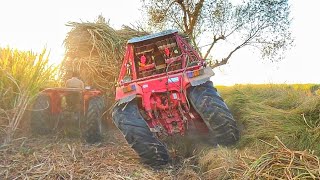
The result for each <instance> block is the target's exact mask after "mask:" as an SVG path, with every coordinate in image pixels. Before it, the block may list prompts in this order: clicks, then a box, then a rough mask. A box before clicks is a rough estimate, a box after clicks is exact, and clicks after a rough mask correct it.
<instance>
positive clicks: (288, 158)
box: [199, 84, 320, 179]
mask: <svg viewBox="0 0 320 180" xmlns="http://www.w3.org/2000/svg"><path fill="white" fill-rule="evenodd" d="M312 87H314V85H309V84H307V85H298V84H295V85H274V84H270V85H266V84H265V85H236V86H232V87H223V86H220V87H217V88H218V90H219V91H220V93H221V95H222V97H223V98H224V99H225V101H226V103H227V104H228V106H229V108H230V109H231V111H232V112H233V114H234V116H235V118H236V119H237V121H238V122H239V125H240V129H241V139H240V142H239V143H238V144H237V145H236V146H235V147H234V149H233V148H218V149H211V150H209V151H208V152H206V153H204V155H202V156H201V157H200V158H199V165H200V168H201V169H202V174H200V175H202V176H203V177H204V179H207V178H208V179H210V178H211V177H215V179H300V178H301V179H317V178H319V177H320V163H319V162H320V160H319V157H320V143H319V142H320V96H319V95H317V94H315V93H312V91H313V89H312ZM209 177H210V178H209Z"/></svg>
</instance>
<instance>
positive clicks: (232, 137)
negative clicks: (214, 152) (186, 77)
mask: <svg viewBox="0 0 320 180" xmlns="http://www.w3.org/2000/svg"><path fill="white" fill-rule="evenodd" d="M187 94H188V99H189V100H190V102H191V104H192V106H193V108H194V109H195V110H196V111H197V112H198V113H199V115H200V116H201V118H202V120H203V121H204V122H205V124H206V125H207V127H208V128H209V131H210V135H209V138H210V139H209V140H210V142H212V143H214V144H215V145H226V146H227V145H233V144H235V143H236V142H237V141H238V140H239V137H240V135H239V130H238V127H237V123H236V121H235V120H234V118H233V116H232V114H231V112H230V110H229V109H228V107H227V105H226V104H225V102H224V101H223V99H222V98H221V97H220V95H219V94H218V92H217V89H216V88H214V87H213V84H212V82H211V81H207V82H206V83H204V84H201V85H198V86H193V87H190V88H189V89H188V93H187Z"/></svg>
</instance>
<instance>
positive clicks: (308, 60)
mask: <svg viewBox="0 0 320 180" xmlns="http://www.w3.org/2000/svg"><path fill="white" fill-rule="evenodd" d="M289 2H290V4H291V16H292V18H293V21H292V33H293V36H294V37H295V46H294V47H293V48H292V49H291V50H290V51H288V52H286V58H285V59H284V60H282V61H281V62H276V63H271V62H265V61H262V60H261V59H260V58H259V56H258V54H257V53H256V54H254V53H252V52H250V51H248V50H241V51H238V52H237V53H236V54H235V55H234V56H233V57H232V58H231V59H230V62H229V63H228V64H227V65H224V66H222V67H220V68H216V69H214V72H215V76H214V77H213V78H212V81H213V82H214V83H215V84H219V85H234V84H260V83H288V84H289V83H320V58H319V56H320V53H319V52H320V49H319V48H320V45H318V43H320V35H319V34H320V26H319V25H320V24H319V23H320V21H319V17H320V11H319V10H318V8H319V7H320V1H317V0H306V1H301V0H289ZM140 11H141V5H140V0H116V1H106V0H90V1H87V0H66V1H47V0H1V1H0V47H7V46H9V47H11V48H17V49H19V50H32V51H34V52H41V51H42V49H43V48H44V47H46V48H47V49H48V50H49V51H50V56H49V59H50V62H51V63H53V64H58V63H59V62H60V61H61V60H62V59H63V56H64V51H65V49H64V46H63V40H64V39H65V37H66V34H67V33H68V32H69V31H70V30H71V29H70V27H67V26H66V24H67V22H70V21H76V22H80V21H90V22H92V21H94V20H95V19H96V18H97V16H98V15H99V14H102V15H103V16H104V17H105V18H106V19H109V20H110V24H111V26H112V27H114V28H116V29H118V28H120V27H121V25H123V24H125V25H130V24H135V22H136V21H138V20H140V19H141V18H142V16H141V12H140Z"/></svg>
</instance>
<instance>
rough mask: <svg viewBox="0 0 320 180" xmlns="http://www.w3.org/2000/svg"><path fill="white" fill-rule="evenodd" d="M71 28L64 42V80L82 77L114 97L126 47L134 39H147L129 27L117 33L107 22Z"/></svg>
mask: <svg viewBox="0 0 320 180" xmlns="http://www.w3.org/2000/svg"><path fill="white" fill-rule="evenodd" d="M67 26H70V27H72V29H71V31H70V32H69V33H68V34H67V37H66V39H65V41H64V44H65V47H66V54H65V58H64V61H63V63H62V67H61V70H62V74H63V75H62V78H63V79H64V80H65V79H67V78H70V75H71V73H72V72H73V71H77V72H79V74H80V78H81V79H82V80H83V81H84V82H85V84H86V85H88V86H92V87H94V88H99V89H101V90H104V91H105V92H107V94H114V93H113V92H114V89H115V88H114V85H115V80H116V78H117V77H118V73H119V70H120V66H121V64H122V58H123V55H124V52H125V45H126V42H127V41H128V39H130V38H132V37H134V36H141V35H145V34H146V33H145V32H139V31H136V30H133V29H131V28H130V27H128V26H123V27H122V29H121V30H115V29H113V28H112V27H110V26H109V25H108V24H107V23H105V22H99V21H98V22H95V23H90V22H81V23H78V22H70V23H68V24H67Z"/></svg>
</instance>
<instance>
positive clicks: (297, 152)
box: [0, 23, 320, 179]
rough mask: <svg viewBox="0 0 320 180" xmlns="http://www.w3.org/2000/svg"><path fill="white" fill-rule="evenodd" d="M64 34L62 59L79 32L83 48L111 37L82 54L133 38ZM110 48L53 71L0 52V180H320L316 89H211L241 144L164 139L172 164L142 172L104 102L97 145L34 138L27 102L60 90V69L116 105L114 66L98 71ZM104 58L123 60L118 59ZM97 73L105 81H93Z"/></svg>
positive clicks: (59, 137)
mask: <svg viewBox="0 0 320 180" xmlns="http://www.w3.org/2000/svg"><path fill="white" fill-rule="evenodd" d="M71 25H73V26H74V28H75V29H74V31H72V32H73V33H70V34H69V36H68V37H67V40H69V41H67V42H66V43H67V44H68V48H69V51H68V53H67V54H69V56H73V55H75V53H73V52H72V50H74V49H77V48H78V47H74V46H78V44H77V43H74V42H73V41H75V39H74V38H72V37H78V35H79V34H81V33H80V32H79V31H81V29H85V28H86V27H87V26H90V29H91V30H92V32H91V33H89V34H87V36H88V37H87V38H89V39H90V38H92V39H94V38H95V36H94V33H98V34H99V33H102V32H103V30H105V31H110V32H112V33H111V34H110V32H109V35H108V33H107V35H105V36H104V37H105V38H106V39H105V42H102V41H91V42H93V43H101V44H99V45H97V44H96V45H92V44H91V45H90V44H86V43H87V42H89V41H85V40H84V41H83V42H82V43H84V44H82V46H83V47H84V46H86V47H87V46H89V47H90V48H84V49H91V48H92V47H93V46H98V47H102V46H103V47H104V45H106V44H104V43H106V42H107V43H109V44H111V45H110V46H112V47H113V46H118V47H119V49H120V48H121V47H122V46H121V45H120V44H114V42H120V40H119V39H116V38H114V37H117V36H119V37H121V38H122V39H121V42H125V41H126V39H128V38H129V37H131V36H133V35H135V34H136V33H135V32H134V31H132V30H130V29H126V30H125V31H113V30H112V29H110V28H109V29H108V28H105V27H104V29H103V28H101V27H99V26H92V24H90V23H89V24H71ZM79 28H80V30H79ZM94 28H97V29H96V30H95V29H94ZM78 30H79V31H78ZM100 30H101V31H100ZM72 34H73V35H72ZM110 37H113V38H111V39H108V38H110ZM68 38H69V39H68ZM81 38H82V36H81ZM91 46H92V47H91ZM106 46H108V45H106ZM110 49H112V48H110ZM110 49H107V50H108V51H105V52H98V51H93V53H89V54H88V53H84V55H83V58H82V59H81V58H75V59H76V60H77V61H75V63H72V62H71V61H70V59H69V60H68V58H66V60H65V61H64V64H62V66H61V67H52V66H50V65H49V64H48V53H47V52H46V50H43V52H41V53H39V54H36V53H33V52H25V51H19V50H15V49H10V48H0V179H320V160H319V157H320V143H319V142H320V91H319V85H318V84H259V85H254V84H248V85H241V84H240V85H234V86H216V88H217V89H218V92H219V93H220V94H221V97H222V98H223V99H224V101H225V102H226V104H227V105H228V107H229V108H230V110H231V112H232V114H233V116H234V117H235V119H236V121H237V123H238V125H239V127H240V141H239V142H238V143H237V144H236V145H234V146H231V147H228V148H227V147H223V146H216V147H213V146H211V145H209V144H206V143H205V142H202V141H200V140H199V139H197V138H195V137H196V135H194V136H192V135H191V136H185V137H181V136H175V137H168V138H167V139H165V140H164V142H165V144H166V145H167V149H168V150H169V153H170V156H171V162H170V164H169V165H167V166H165V167H161V168H159V169H153V168H151V167H148V166H146V165H144V164H143V163H141V162H140V158H139V157H138V155H137V154H136V153H135V152H134V151H133V150H132V149H131V147H130V146H129V145H128V144H127V142H126V140H125V139H124V137H123V135H122V134H121V133H120V131H119V130H118V129H117V128H116V127H115V126H114V124H113V123H112V121H111V114H110V108H111V107H112V103H111V102H110V103H109V104H107V108H106V111H105V113H104V117H105V118H104V119H105V121H104V125H105V128H104V130H103V138H102V141H101V142H100V143H95V144H88V143H86V142H85V141H84V140H83V138H82V137H81V134H79V133H70V132H68V131H65V130H61V131H58V132H57V133H52V134H49V133H48V134H44V135H35V134H33V133H32V132H31V130H30V113H31V112H32V111H33V110H32V103H33V102H34V100H35V97H36V96H37V94H38V93H39V92H40V91H41V90H42V89H43V88H46V87H61V86H63V82H64V80H65V76H66V71H63V70H65V69H68V68H69V69H70V68H71V69H72V68H82V69H84V71H83V73H85V75H86V74H88V76H87V79H88V80H92V82H90V83H92V84H90V85H93V86H94V85H97V87H100V86H103V84H107V86H106V87H105V88H104V90H105V91H106V96H105V97H106V99H107V101H112V100H113V99H114V95H113V94H114V92H113V87H114V84H115V82H114V81H113V79H114V77H115V76H116V74H117V73H116V71H113V70H112V69H108V68H117V67H111V66H109V65H108V63H110V62H111V61H112V59H113V58H110V59H106V58H102V59H103V60H105V62H103V66H100V65H99V63H100V60H101V57H100V56H99V55H101V54H102V56H103V57H105V56H106V54H110V53H111V50H110ZM109 50H110V51H109ZM83 51H85V50H83ZM123 51H124V50H123V49H121V53H123ZM94 53H95V55H94ZM111 54H112V53H111ZM91 55H92V57H91ZM88 56H89V57H88ZM112 56H113V57H121V56H120V55H119V54H117V53H114V54H112ZM89 60H91V61H90V62H89ZM70 64H71V65H70ZM118 64H119V62H118ZM90 70H92V71H90ZM103 70H106V71H107V72H108V73H109V74H108V73H106V74H101V73H100V74H99V72H102V71H103ZM88 72H93V73H88ZM97 74H98V75H97ZM96 76H99V77H98V78H96V79H95V78H93V77H96ZM106 76H108V77H109V78H110V79H105V77H106ZM57 77H59V78H58V79H57ZM213 83H214V82H213Z"/></svg>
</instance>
